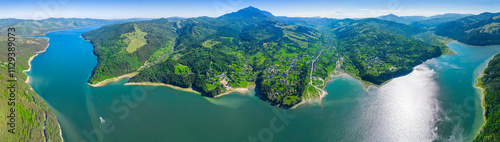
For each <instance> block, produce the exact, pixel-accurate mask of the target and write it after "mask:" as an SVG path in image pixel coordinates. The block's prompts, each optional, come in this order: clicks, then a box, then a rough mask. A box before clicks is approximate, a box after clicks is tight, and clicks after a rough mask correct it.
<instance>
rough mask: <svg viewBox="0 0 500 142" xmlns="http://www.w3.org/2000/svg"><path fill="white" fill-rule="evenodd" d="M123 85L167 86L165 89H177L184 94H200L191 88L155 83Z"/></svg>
mask: <svg viewBox="0 0 500 142" xmlns="http://www.w3.org/2000/svg"><path fill="white" fill-rule="evenodd" d="M125 85H148V86H167V87H170V88H173V89H177V90H182V91H186V92H193V93H197V94H200V92H198V91H196V90H193V88H182V87H179V86H174V85H170V84H164V83H155V82H129V83H125Z"/></svg>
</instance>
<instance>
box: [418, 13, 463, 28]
mask: <svg viewBox="0 0 500 142" xmlns="http://www.w3.org/2000/svg"><path fill="white" fill-rule="evenodd" d="M467 16H471V15H470V14H456V13H447V14H442V15H435V16H431V17H429V19H427V20H422V21H416V22H413V23H411V25H412V26H416V27H422V28H427V29H432V28H435V27H436V26H437V25H439V24H441V23H445V22H449V21H454V20H458V19H460V18H464V17H467Z"/></svg>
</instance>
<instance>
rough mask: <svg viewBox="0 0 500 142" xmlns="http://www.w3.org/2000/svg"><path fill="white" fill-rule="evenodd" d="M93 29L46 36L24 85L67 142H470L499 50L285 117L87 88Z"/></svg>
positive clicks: (433, 63) (142, 91)
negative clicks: (479, 83) (480, 84)
mask: <svg viewBox="0 0 500 142" xmlns="http://www.w3.org/2000/svg"><path fill="white" fill-rule="evenodd" d="M97 28H99V27H98V26H94V27H86V28H80V29H71V30H62V31H56V32H51V33H47V34H46V35H45V36H46V37H49V38H50V40H49V43H50V45H49V47H48V49H47V50H46V52H44V53H42V54H40V55H38V56H37V57H35V58H34V59H33V61H32V62H31V63H32V68H31V71H30V72H28V75H29V76H30V78H31V81H30V82H29V84H30V85H31V86H32V88H33V89H34V90H35V91H36V92H37V93H38V94H39V95H40V96H41V97H42V98H43V99H44V100H45V101H46V102H47V103H48V104H49V105H50V107H51V108H52V110H53V111H54V113H55V114H56V116H57V118H58V121H59V123H60V124H61V127H62V134H63V138H64V140H66V141H70V142H72V141H160V140H161V141H432V140H439V141H444V140H452V141H471V140H472V139H473V137H474V135H475V134H476V133H477V131H478V129H479V128H480V127H481V125H483V124H484V120H483V116H482V114H483V109H482V107H481V94H480V93H481V92H480V91H481V90H480V89H477V88H475V87H474V85H475V83H476V82H475V81H476V80H475V79H476V78H477V77H478V76H479V75H480V74H481V71H482V69H484V67H485V65H486V63H487V62H488V61H489V60H490V58H491V57H492V56H493V55H495V54H497V53H500V46H488V47H472V46H468V45H464V44H462V43H457V42H453V43H450V44H449V45H448V46H449V47H450V48H451V49H452V50H453V51H455V52H456V53H457V54H458V55H444V56H441V57H439V58H434V59H431V60H428V61H426V62H425V63H423V64H421V65H419V66H417V67H415V68H414V71H413V72H412V73H410V74H408V75H406V76H402V77H399V78H395V79H393V80H392V81H390V82H388V83H387V84H385V85H383V86H381V87H379V88H376V87H370V88H369V89H368V90H365V89H364V88H363V87H362V85H361V84H360V83H359V81H357V80H355V79H354V78H352V77H350V76H347V75H344V76H339V77H334V78H333V80H332V81H330V82H328V84H327V86H326V88H325V90H326V91H327V92H328V95H327V96H326V97H325V98H324V99H323V100H322V102H321V103H314V104H304V105H302V106H299V107H298V108H296V109H292V110H284V109H280V108H277V107H274V106H271V105H270V104H268V103H267V102H264V101H262V100H260V99H258V98H257V97H255V90H250V91H249V92H248V93H247V94H239V93H232V94H229V95H226V96H223V97H220V98H216V99H215V98H206V97H203V96H201V95H199V94H196V93H192V92H186V91H182V90H176V89H173V88H170V87H166V86H129V85H124V84H125V83H126V82H127V81H128V79H122V80H120V81H117V82H113V83H111V84H109V85H106V86H104V87H91V86H89V85H88V84H87V80H88V79H89V78H90V75H91V72H92V69H93V68H94V67H95V65H96V64H97V58H96V57H95V55H94V54H93V53H92V51H93V47H92V44H90V43H89V42H88V41H85V40H83V38H82V37H81V36H80V35H81V34H82V33H84V32H86V31H90V30H93V29H97Z"/></svg>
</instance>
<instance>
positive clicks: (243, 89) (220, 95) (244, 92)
mask: <svg viewBox="0 0 500 142" xmlns="http://www.w3.org/2000/svg"><path fill="white" fill-rule="evenodd" d="M251 88H255V85H252V86H249V87H247V88H233V89H231V90H229V91H227V92H225V93H222V94H219V95H216V96H214V98H218V97H222V96H224V95H227V94H230V93H232V92H239V93H241V94H247V92H248V90H250V89H251Z"/></svg>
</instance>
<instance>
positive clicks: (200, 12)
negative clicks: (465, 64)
mask: <svg viewBox="0 0 500 142" xmlns="http://www.w3.org/2000/svg"><path fill="white" fill-rule="evenodd" d="M3 6H4V7H5V9H4V12H2V13H1V14H0V18H18V19H46V18H50V17H56V18H59V17H62V18H97V19H125V18H166V17H176V16H177V17H187V18H189V17H199V16H209V17H218V16H220V15H223V14H226V13H230V12H234V11H237V10H239V9H242V8H245V7H248V6H253V7H256V8H259V9H261V10H265V11H269V12H271V13H272V14H274V15H276V16H288V17H327V18H369V17H377V16H382V15H387V14H395V15H398V16H433V15H439V14H445V13H461V14H480V13H483V12H500V9H498V7H500V1H498V0H474V1H470V0H352V1H340V0H267V1H266V0H182V1H180V0H164V1H160V0H142V1H134V0H17V1H5V2H3Z"/></svg>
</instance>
